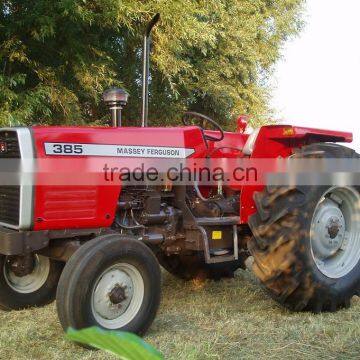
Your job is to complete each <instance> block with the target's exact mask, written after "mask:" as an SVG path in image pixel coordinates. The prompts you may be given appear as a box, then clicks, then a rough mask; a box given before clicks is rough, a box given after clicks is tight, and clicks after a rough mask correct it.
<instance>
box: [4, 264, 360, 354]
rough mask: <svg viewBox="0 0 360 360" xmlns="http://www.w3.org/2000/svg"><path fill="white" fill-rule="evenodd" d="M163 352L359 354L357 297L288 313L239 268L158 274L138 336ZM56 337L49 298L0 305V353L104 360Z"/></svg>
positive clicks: (359, 304)
mask: <svg viewBox="0 0 360 360" xmlns="http://www.w3.org/2000/svg"><path fill="white" fill-rule="evenodd" d="M145 340H146V341H148V342H149V343H150V344H152V345H154V346H155V347H156V348H158V349H159V350H160V351H161V352H162V353H163V354H164V355H165V358H166V359H258V360H259V359H284V358H287V359H304V358H305V359H316V360H319V359H359V358H360V299H359V298H354V299H353V301H352V307H351V308H350V309H348V310H342V311H340V312H338V313H336V314H320V315H313V314H310V313H291V312H289V311H287V310H284V309H283V308H281V307H280V306H278V305H277V304H276V303H275V302H273V301H272V300H270V299H269V298H268V297H267V296H266V294H265V293H264V292H263V290H261V288H260V287H259V285H258V284H257V283H256V280H255V279H254V278H253V276H252V275H251V274H250V273H249V272H247V271H238V272H237V274H236V277H235V279H228V280H222V281H221V282H213V281H209V282H205V283H197V282H190V283H184V282H182V281H180V280H177V279H175V278H174V277H172V276H171V275H169V274H164V279H163V299H162V305H161V308H160V311H159V314H158V316H157V318H156V319H155V321H154V323H153V326H152V327H151V329H150V331H149V333H148V335H147V336H146V338H145ZM112 358H113V357H112V356H111V355H109V354H107V353H105V352H101V351H89V350H84V349H82V348H80V347H78V346H76V345H74V344H72V343H70V342H69V341H67V340H65V339H64V336H63V332H62V329H61V327H60V325H59V323H58V320H57V315H56V310H55V304H51V305H49V306H47V307H45V308H39V309H31V310H24V311H18V312H14V311H13V312H0V359H19V360H20V359H112Z"/></svg>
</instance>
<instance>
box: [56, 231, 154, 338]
mask: <svg viewBox="0 0 360 360" xmlns="http://www.w3.org/2000/svg"><path fill="white" fill-rule="evenodd" d="M160 294H161V273H160V267H159V264H158V262H157V260H156V258H155V257H154V255H153V253H152V252H151V251H150V250H149V249H148V248H147V247H146V246H145V245H144V244H143V243H141V242H139V241H137V240H134V239H132V238H130V237H127V236H122V235H105V236H101V237H98V238H95V239H93V240H91V241H89V242H88V243H86V244H85V245H83V246H82V247H80V249H79V250H77V251H76V252H75V253H74V254H73V256H72V257H71V258H70V260H69V261H68V263H67V264H66V266H65V269H64V272H63V274H62V276H61V279H60V282H59V286H58V291H57V297H56V300H57V309H58V315H59V319H60V322H61V324H62V326H63V328H64V330H65V331H66V330H67V329H68V328H69V327H72V328H75V329H81V328H85V327H89V326H93V325H95V326H99V327H102V328H104V329H111V330H123V331H129V332H134V333H137V334H140V335H142V334H144V333H145V332H146V330H147V329H148V328H149V326H150V325H151V323H152V321H153V319H154V317H155V315H156V312H157V309H158V307H159V303H160Z"/></svg>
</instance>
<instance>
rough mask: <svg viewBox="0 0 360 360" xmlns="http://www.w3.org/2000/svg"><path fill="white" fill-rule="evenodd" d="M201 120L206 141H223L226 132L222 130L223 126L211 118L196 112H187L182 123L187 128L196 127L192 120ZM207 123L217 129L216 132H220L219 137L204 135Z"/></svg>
mask: <svg viewBox="0 0 360 360" xmlns="http://www.w3.org/2000/svg"><path fill="white" fill-rule="evenodd" d="M194 119H195V120H200V121H201V122H202V126H200V128H201V131H202V133H203V136H204V139H205V140H211V141H221V140H222V139H223V138H224V130H223V129H222V128H221V126H220V125H219V124H218V123H217V122H216V121H214V120H213V119H211V118H209V117H208V116H206V115H203V114H200V113H197V112H194V111H187V112H186V113H184V115H183V116H182V118H181V121H182V123H183V124H184V125H185V126H189V125H194V124H193V123H192V122H191V121H190V120H194ZM206 123H210V124H211V125H213V126H214V128H215V129H216V131H219V133H220V135H219V136H217V137H216V136H211V135H206V134H205V133H204V130H205V129H204V127H205V124H206Z"/></svg>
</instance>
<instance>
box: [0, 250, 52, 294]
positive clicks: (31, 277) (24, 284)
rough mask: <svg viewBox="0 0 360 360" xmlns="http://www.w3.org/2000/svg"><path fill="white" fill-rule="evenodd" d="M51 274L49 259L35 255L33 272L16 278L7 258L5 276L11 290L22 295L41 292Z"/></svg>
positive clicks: (4, 269) (4, 268)
mask: <svg viewBox="0 0 360 360" xmlns="http://www.w3.org/2000/svg"><path fill="white" fill-rule="evenodd" d="M49 273H50V260H49V258H47V257H45V256H41V255H34V267H33V271H32V272H31V273H30V274H28V275H25V276H16V275H15V274H14V273H13V272H12V271H11V269H10V262H9V258H8V257H6V258H5V262H4V266H3V274H4V278H5V281H6V283H7V284H8V285H9V286H10V288H11V289H12V290H14V291H16V292H18V293H21V294H30V293H33V292H35V291H37V290H39V289H40V288H41V287H42V286H43V285H44V284H45V282H46V280H47V278H48V276H49Z"/></svg>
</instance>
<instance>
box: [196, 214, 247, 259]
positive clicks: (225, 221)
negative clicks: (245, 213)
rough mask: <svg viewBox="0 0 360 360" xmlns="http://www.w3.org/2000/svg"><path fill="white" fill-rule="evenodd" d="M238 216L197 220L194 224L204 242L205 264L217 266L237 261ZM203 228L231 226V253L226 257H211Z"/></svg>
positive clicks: (206, 235) (207, 239)
mask: <svg viewBox="0 0 360 360" xmlns="http://www.w3.org/2000/svg"><path fill="white" fill-rule="evenodd" d="M239 220H240V219H239V217H238V216H229V217H221V218H207V217H206V218H197V219H196V223H197V225H198V228H199V230H200V232H201V234H202V238H203V242H204V253H205V262H206V263H207V264H218V263H223V262H229V261H236V260H238V259H239V249H238V233H237V228H238V227H237V225H238V224H239ZM204 226H207V227H209V226H231V229H232V232H233V253H232V254H230V255H229V254H226V255H212V254H211V252H210V245H209V238H208V234H207V232H206V229H205V227H204Z"/></svg>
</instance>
